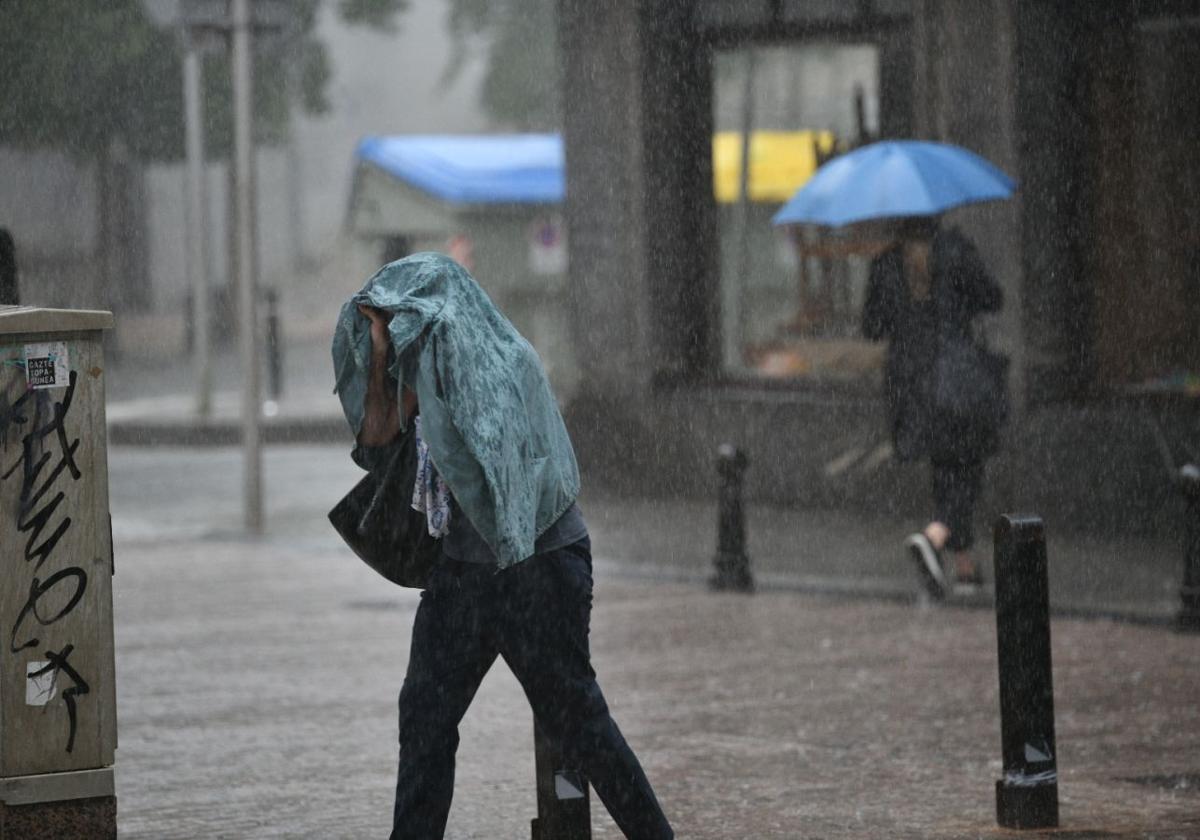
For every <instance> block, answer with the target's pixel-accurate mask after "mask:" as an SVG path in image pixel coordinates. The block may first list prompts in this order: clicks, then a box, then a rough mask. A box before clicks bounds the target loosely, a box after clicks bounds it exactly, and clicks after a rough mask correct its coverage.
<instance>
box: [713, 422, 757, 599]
mask: <svg viewBox="0 0 1200 840" xmlns="http://www.w3.org/2000/svg"><path fill="white" fill-rule="evenodd" d="M748 464H749V461H748V459H747V458H746V456H745V454H744V453H743V452H742V451H741V450H739V449H738V448H737V447H735V446H733V445H732V444H728V443H724V444H721V446H720V448H719V449H718V450H717V474H718V475H719V476H720V477H721V487H720V490H719V496H718V499H717V556H716V557H715V558H713V565H714V566H715V567H716V570H717V571H716V574H715V575H713V576H712V578H710V579H709V586H710V587H711V588H713V589H733V590H736V591H738V592H753V591H754V578H753V577H752V576H751V574H750V558H749V557H747V556H746V513H745V509H744V507H743V505H742V475H743V474H744V473H745V472H746V467H747V466H748Z"/></svg>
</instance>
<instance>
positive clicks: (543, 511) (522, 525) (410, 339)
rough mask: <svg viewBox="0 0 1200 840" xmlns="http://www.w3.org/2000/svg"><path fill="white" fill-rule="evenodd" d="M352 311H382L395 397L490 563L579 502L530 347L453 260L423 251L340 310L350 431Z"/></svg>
mask: <svg viewBox="0 0 1200 840" xmlns="http://www.w3.org/2000/svg"><path fill="white" fill-rule="evenodd" d="M359 304H365V305H367V306H370V307H374V308H376V309H380V310H383V311H385V312H388V313H392V319H391V323H390V326H389V328H388V331H389V334H390V337H391V345H392V351H393V355H392V356H391V358H390V359H389V367H388V372H389V373H390V374H391V376H392V377H393V378H394V379H395V380H396V383H397V389H398V391H397V398H398V399H399V394H400V391H401V390H403V388H405V387H406V386H407V387H408V388H409V389H411V390H412V391H414V392H415V393H416V395H417V400H418V403H419V405H420V407H421V408H420V411H421V416H422V423H421V427H420V431H421V435H422V438H423V440H424V442H425V443H426V444H427V445H428V447H429V455H430V458H431V459H432V461H433V464H434V466H435V468H436V470H437V472H438V474H439V475H440V477H441V478H442V479H443V480H444V481H445V483H446V485H447V486H448V488H449V489H450V492H451V493H452V494H453V496H454V500H455V502H456V503H457V506H458V507H459V508H460V509H461V511H462V512H463V513H464V514H465V515H466V517H467V518H468V519H469V520H470V522H471V524H472V525H473V526H474V528H475V530H476V531H478V533H479V536H480V537H481V538H482V539H483V541H484V542H485V543H486V544H487V545H488V547H489V548H491V550H492V552H493V553H494V554H495V557H496V562H497V564H498V565H499V567H500V568H506V567H508V566H511V565H512V564H514V563H517V562H520V561H521V560H524V559H526V558H527V557H529V556H530V555H532V554H533V553H534V544H535V542H536V540H537V538H538V537H539V536H541V535H542V533H543V532H544V531H546V529H547V528H549V527H550V526H551V525H552V524H554V522H555V521H557V520H558V518H559V517H560V516H561V515H562V514H563V513H564V512H565V511H566V510H567V509H568V508H569V507H570V506H571V504H572V503H573V502H574V501H575V499H576V497H577V496H578V495H579V468H578V465H577V464H576V461H575V452H574V450H573V449H572V448H571V440H570V437H569V436H568V435H567V430H566V427H565V426H564V424H563V420H562V415H561V414H560V413H559V410H558V404H557V402H556V401H555V399H554V394H553V392H552V391H551V389H550V383H549V381H548V380H547V378H546V373H545V371H544V370H543V368H542V364H541V360H540V359H539V358H538V355H537V352H536V351H535V350H534V349H533V347H531V346H530V345H529V342H527V341H526V340H525V339H524V338H523V337H522V336H521V334H520V333H518V332H517V330H516V328H515V327H513V325H512V324H511V323H509V321H508V319H507V318H505V317H504V315H502V314H501V313H500V311H499V310H498V309H496V307H495V305H493V303H492V301H491V300H490V299H489V298H488V296H487V294H486V293H485V292H484V291H483V289H481V288H480V287H479V284H477V283H476V282H475V280H474V279H473V278H472V277H471V275H470V274H468V273H467V271H466V269H464V268H463V267H462V266H460V265H459V264H458V263H456V262H455V261H454V260H452V259H450V258H449V257H446V256H444V255H442V254H437V253H431V252H429V253H419V254H413V255H411V256H408V257H405V258H404V259H401V260H397V261H396V262H393V263H389V264H388V265H386V266H384V267H383V268H381V269H380V270H379V271H378V272H376V274H375V275H374V276H373V277H371V279H370V280H368V281H367V283H366V285H365V286H363V288H362V289H361V290H360V291H359V292H358V293H357V294H355V295H354V296H353V297H352V298H351V299H350V300H349V301H347V302H346V304H345V305H344V306H343V307H342V311H341V314H340V315H339V317H338V322H337V327H336V329H335V332H334V337H333V364H334V371H335V376H336V385H335V388H334V390H335V391H336V392H337V394H338V397H339V398H340V399H341V402H342V410H343V411H344V412H345V415H346V419H347V421H348V422H349V423H350V426H351V428H352V429H353V430H354V433H355V435H357V434H358V433H359V431H360V430H361V428H362V423H363V411H364V410H363V404H364V398H365V396H366V392H367V375H368V371H369V367H370V352H371V336H370V322H369V320H368V319H367V317H366V316H365V315H363V314H362V313H361V312H360V311H359V309H358V306H359ZM401 422H402V423H403V422H404V418H401Z"/></svg>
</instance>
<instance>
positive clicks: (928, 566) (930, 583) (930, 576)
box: [904, 534, 946, 601]
mask: <svg viewBox="0 0 1200 840" xmlns="http://www.w3.org/2000/svg"><path fill="white" fill-rule="evenodd" d="M904 547H905V548H907V549H908V554H909V556H910V557H912V559H913V563H914V564H915V565H916V567H917V576H918V577H919V578H920V579H921V586H922V587H923V588H924V589H925V591H926V592H927V593H928V594H929V597H930V598H933V599H934V600H935V601H940V600H942V599H943V598H945V597H946V573H945V572H944V571H942V555H941V553H940V552H939V551H938V550H937V549H936V548H934V547H933V543H931V542H930V541H929V537H927V536H925V535H924V534H913V535H912V536H910V537H908V538H907V539H906V540H905V541H904Z"/></svg>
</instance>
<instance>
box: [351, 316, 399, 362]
mask: <svg viewBox="0 0 1200 840" xmlns="http://www.w3.org/2000/svg"><path fill="white" fill-rule="evenodd" d="M358 311H359V312H361V313H362V314H363V315H365V316H366V317H367V320H368V321H370V322H371V351H372V352H373V353H374V354H375V355H376V356H379V357H381V358H382V357H384V356H387V351H388V344H389V343H390V340H391V339H390V338H389V337H388V324H389V323H391V320H392V315H391V313H389V312H385V311H384V310H382V309H376V308H375V307H374V306H367V305H366V304H365V303H360V304H359V305H358Z"/></svg>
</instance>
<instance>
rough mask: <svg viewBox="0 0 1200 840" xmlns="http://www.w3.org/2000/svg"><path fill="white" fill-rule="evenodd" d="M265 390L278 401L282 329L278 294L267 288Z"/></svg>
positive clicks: (281, 363)
mask: <svg viewBox="0 0 1200 840" xmlns="http://www.w3.org/2000/svg"><path fill="white" fill-rule="evenodd" d="M266 302H267V390H268V393H269V394H270V395H271V399H273V400H275V401H277V402H278V400H279V397H280V396H281V395H282V394H283V330H282V328H281V327H280V325H279V294H278V293H277V292H276V291H275V290H274V289H267V292H266Z"/></svg>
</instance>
